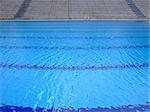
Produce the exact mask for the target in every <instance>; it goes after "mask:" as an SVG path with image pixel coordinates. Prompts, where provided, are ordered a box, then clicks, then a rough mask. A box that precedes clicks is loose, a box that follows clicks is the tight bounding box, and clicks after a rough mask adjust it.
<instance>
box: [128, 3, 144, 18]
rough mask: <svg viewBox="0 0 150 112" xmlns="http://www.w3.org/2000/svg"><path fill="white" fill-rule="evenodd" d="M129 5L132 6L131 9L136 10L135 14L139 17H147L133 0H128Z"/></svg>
mask: <svg viewBox="0 0 150 112" xmlns="http://www.w3.org/2000/svg"><path fill="white" fill-rule="evenodd" d="M126 2H127V4H128V6H129V7H130V9H131V10H132V11H133V12H134V14H135V15H136V16H137V17H138V18H146V16H145V15H144V14H143V13H142V12H141V11H140V10H139V9H138V7H137V6H136V5H135V3H134V2H133V0H126Z"/></svg>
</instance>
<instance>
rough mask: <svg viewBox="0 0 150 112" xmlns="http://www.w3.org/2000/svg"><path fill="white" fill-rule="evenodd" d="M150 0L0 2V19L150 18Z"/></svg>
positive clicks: (9, 0) (3, 0)
mask: <svg viewBox="0 0 150 112" xmlns="http://www.w3.org/2000/svg"><path fill="white" fill-rule="evenodd" d="M149 10H150V9H149V0H0V19H149V16H148V15H149Z"/></svg>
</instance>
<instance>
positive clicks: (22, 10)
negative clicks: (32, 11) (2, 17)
mask: <svg viewBox="0 0 150 112" xmlns="http://www.w3.org/2000/svg"><path fill="white" fill-rule="evenodd" d="M30 3H31V0H24V1H23V3H22V5H21V6H20V8H19V10H18V11H17V13H16V14H15V16H14V18H15V19H17V18H21V17H23V16H24V14H25V12H26V11H27V8H28V7H29V5H30Z"/></svg>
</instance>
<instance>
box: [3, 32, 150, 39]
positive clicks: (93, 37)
mask: <svg viewBox="0 0 150 112" xmlns="http://www.w3.org/2000/svg"><path fill="white" fill-rule="evenodd" d="M118 38H119V39H127V38H131V39H132V38H147V39H149V38H150V37H149V36H148V33H147V36H124V37H122V36H115V37H107V36H103V37H99V36H92V37H90V36H83V37H78V36H77V37H44V36H0V39H118Z"/></svg>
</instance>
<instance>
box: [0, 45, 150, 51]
mask: <svg viewBox="0 0 150 112" xmlns="http://www.w3.org/2000/svg"><path fill="white" fill-rule="evenodd" d="M149 47H150V45H130V46H129V45H128V46H108V47H104V46H93V47H82V46H81V47H69V46H54V47H47V46H45V47H44V46H0V48H3V49H36V50H101V49H104V50H105V49H106V50H108V49H138V48H149Z"/></svg>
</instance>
